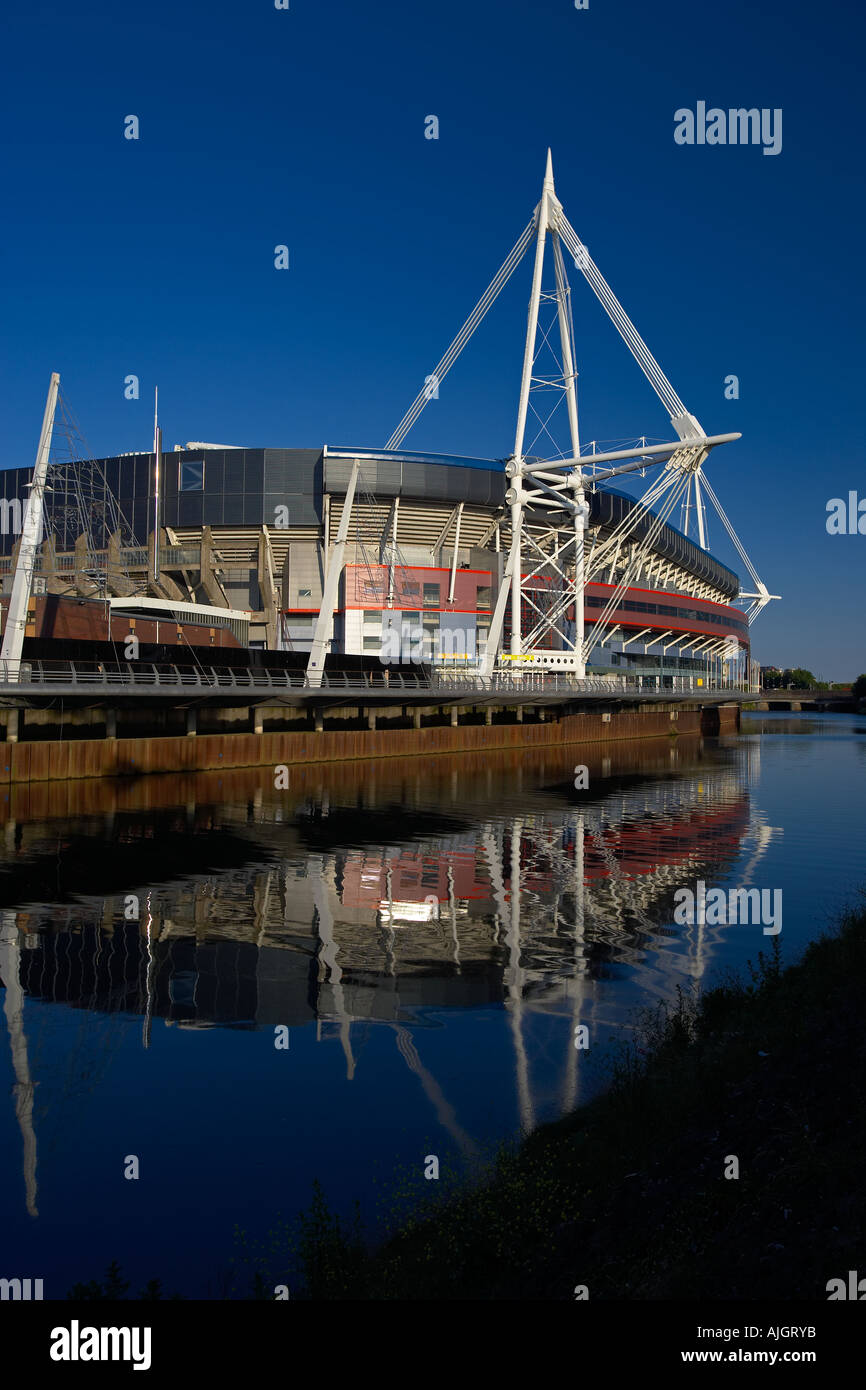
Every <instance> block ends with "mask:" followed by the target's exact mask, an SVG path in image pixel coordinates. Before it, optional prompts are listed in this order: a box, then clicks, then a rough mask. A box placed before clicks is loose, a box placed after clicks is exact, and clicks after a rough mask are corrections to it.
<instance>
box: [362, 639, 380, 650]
mask: <svg viewBox="0 0 866 1390" xmlns="http://www.w3.org/2000/svg"><path fill="white" fill-rule="evenodd" d="M381 650H382V639H381V637H365V638H364V651H365V652H378V651H381Z"/></svg>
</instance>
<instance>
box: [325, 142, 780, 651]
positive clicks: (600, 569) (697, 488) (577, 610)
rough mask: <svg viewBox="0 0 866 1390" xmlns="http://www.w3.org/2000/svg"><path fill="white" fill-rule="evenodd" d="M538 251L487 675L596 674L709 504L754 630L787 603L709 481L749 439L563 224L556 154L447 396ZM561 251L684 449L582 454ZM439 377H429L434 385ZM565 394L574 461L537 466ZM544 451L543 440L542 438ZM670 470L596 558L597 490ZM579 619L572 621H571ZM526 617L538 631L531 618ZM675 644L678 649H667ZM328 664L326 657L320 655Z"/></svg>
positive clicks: (412, 414)
mask: <svg viewBox="0 0 866 1390" xmlns="http://www.w3.org/2000/svg"><path fill="white" fill-rule="evenodd" d="M548 240H549V241H550V243H551V248H552V257H553V269H554V276H555V284H556V289H555V293H554V294H544V293H543V291H542V280H543V273H544V263H545V255H546V249H547V242H548ZM533 241H534V242H535V260H534V267H533V276H532V289H531V294H530V300H529V312H528V319H527V330H526V341H525V347H524V356H523V371H522V375H521V383H520V395H519V400H518V409H517V426H516V430H515V437H514V450H513V453H512V455H511V457H510V459H509V460H508V462H507V465H506V475H507V479H508V484H509V485H508V488H507V491H506V494H505V504H506V506H507V507H508V508H509V510H510V517H511V540H510V545H509V549H508V555H507V561H506V565H505V572H504V577H503V582H502V584H501V585H500V588H499V592H498V595H497V600H496V605H495V608H494V612H493V617H492V621H491V627H490V635H489V638H488V642H487V649H486V653H485V656H484V659H483V662H482V674H483V675H484V676H487V677H489V676H490V675H491V674H492V672H493V670H494V668H495V667H496V666H497V665H502V664H507V665H509V666H510V667H511V669H512V670H515V669H521V668H522V666H523V665H524V663H529V662H544V661H545V659H546V658H548V657H549V656H550V652H551V648H552V649H554V650H555V651H556V653H557V662H556V664H557V666H558V667H560V668H562V667H564V666H567V667H568V669H570V670H572V671H573V672H574V673H575V674H576V675H577V676H578V677H584V676H585V674H586V662H587V658H588V657H589V655H590V654H591V652H592V651H593V649H594V648H595V647H596V646H598V645H599V644H600V643H603V642H604V640H605V638H607V639H608V640H609V639H610V636H611V633H612V631H615V630H616V629H615V626H612V620H613V615H614V613H615V611H616V609H617V607H618V605H619V603H620V600H621V599H622V596H623V594H624V593H625V591H626V589H627V588H628V587H629V586H630V585H631V584H632V583H633V582H634V581H635V578H636V577H637V576H638V575H639V574H640V572H641V570H642V569H643V568H644V566H645V565H646V564H647V563H648V561H649V558H650V556H651V553H652V551H653V547H654V545H655V543H656V541H657V539H658V537H659V535H660V533H661V531H662V528H663V527H664V525H665V523H666V522H667V521H668V519H669V518H670V517H671V515H672V514H673V512H674V509H675V508H676V506H677V505H678V504H679V505H680V507H681V508H682V515H683V516H684V518H685V529H686V534H688V527H689V524H690V518H691V516H692V515H694V517H695V520H696V527H697V535H698V541H699V544H700V545H701V547H702V548H703V549H704V550H706V549H707V533H706V517H705V510H706V509H705V504H704V495H706V497H707V498H709V500H710V502H711V503H712V505H713V506H714V507H715V509H716V511H717V513H718V515H719V517H720V519H721V521H722V524H723V525H724V526H725V529H726V530H727V532H728V534H729V535H730V537H731V540H732V541H733V543H734V545H735V547H736V549H737V552H738V554H739V555H740V557H741V558H742V560H743V562H744V564H745V565H746V568H747V569H748V571H749V574H750V575H751V577H752V580H753V582H754V584H755V588H756V592H755V593H748V594H747V593H743V594H741V597H742V598H744V599H749V600H751V601H752V602H751V606H750V607H749V608H748V610H747V612H746V616H747V618H748V620H749V622H750V623H751V622H752V621H753V620H754V618H756V617H757V615H758V614H759V613H760V612H761V611H762V609H763V608H764V607H765V606H766V604H767V603H768V602H769V601H770V600H771V599H773V598H777V597H778V595H775V594H770V593H769V591H768V589H767V587H766V585H765V584H764V583H763V581H762V580H761V579H760V577H759V576H758V574H757V571H756V570H755V567H754V565H753V564H752V562H751V560H750V559H749V557H748V555H747V553H746V551H745V549H744V547H743V545H742V543H741V542H740V540H739V538H738V537H737V535H736V532H735V531H734V529H733V527H732V525H731V523H730V521H729V520H728V518H727V516H726V514H725V512H724V510H723V508H722V506H721V503H720V502H719V500H718V498H717V496H716V494H715V492H714V490H713V489H712V487H711V485H710V483H709V481H708V480H707V478H706V475H705V474H704V473H703V472H702V470H703V465H704V463H705V462H706V459H707V458H708V456H709V454H710V452H711V450H712V449H714V448H716V447H717V446H718V445H719V444H724V443H728V442H730V441H733V440H736V439H739V438H740V435H739V434H720V435H707V433H706V432H705V430H704V429H703V427H702V426H701V424H700V422H699V421H698V420H697V419H696V417H695V416H694V415H692V414H691V413H690V412H689V411H688V410H687V409H686V407H685V405H684V403H683V401H682V400H681V398H680V396H679V395H678V394H677V392H676V391H675V390H674V388H673V386H672V385H671V383H670V382H669V381H668V379H667V377H666V376H665V374H664V372H663V371H662V369H661V367H660V366H659V364H658V362H657V361H656V359H655V357H654V356H653V355H652V353H651V352H650V350H649V348H648V347H647V345H646V343H645V342H644V341H643V339H642V338H641V336H640V334H639V333H638V331H637V329H636V328H635V326H634V324H633V323H632V322H631V320H630V319H629V317H628V315H627V314H626V312H625V310H624V309H623V307H622V305H621V304H620V302H619V300H618V299H617V298H616V296H615V294H614V293H613V290H612V289H611V288H610V286H609V285H608V283H607V281H606V280H605V278H604V276H603V275H602V273H601V271H600V270H599V269H598V266H597V265H596V264H595V262H594V261H593V259H592V257H591V256H590V254H589V252H588V250H587V248H586V246H585V245H584V244H583V242H582V241H581V240H580V238H579V236H578V235H577V233H576V232H575V230H574V228H573V227H572V225H571V223H570V222H569V220H568V218H567V217H566V215H565V212H564V210H563V207H562V204H561V203H560V201H559V199H558V197H557V196H556V190H555V187H554V180H553V162H552V158H551V155H550V151H548V154H547V167H546V170H545V177H544V185H543V188H542V195H541V201H540V202H539V204H538V206H537V207H536V209H535V212H534V214H533V218H532V221H531V222H530V224H529V226H528V227H527V228H526V229H525V230H524V231H523V233H522V234H521V236H520V237H519V238H518V240H517V242H516V243H515V245H514V246H513V247H512V249H511V251H510V252H509V254H508V256H507V257H506V259H505V261H504V262H503V264H502V266H501V267H500V269H499V270H498V271H497V274H496V275H495V276H494V278H493V280H492V281H491V283H490V285H489V286H488V288H487V290H486V291H485V293H484V294H483V295H482V297H481V299H480V300H479V302H478V304H477V305H476V306H475V308H474V310H473V311H472V314H471V315H470V316H469V318H468V319H467V321H466V323H465V324H464V325H463V327H462V328H461V330H460V332H459V333H458V335H457V337H456V338H455V339H454V341H453V342H452V344H451V345H450V347H449V348H448V351H447V352H446V353H445V356H444V357H443V358H442V359H441V361H440V362H439V364H438V365H437V367H436V369H435V371H434V373H433V374H432V376H433V379H435V381H436V384H437V387H438V385H439V383H440V382H441V381H442V379H443V377H444V376H445V374H446V372H448V371H449V370H450V369H451V367H452V366H453V364H454V362H455V361H456V359H457V357H458V356H459V354H460V352H462V350H463V348H464V347H465V345H466V343H467V342H468V341H469V339H470V337H471V336H472V334H473V333H474V332H475V329H476V328H477V327H478V325H479V324H480V323H481V321H482V319H483V318H484V317H485V315H486V314H487V312H488V310H489V309H490V307H491V306H492V304H493V303H494V302H495V300H496V299H497V298H498V296H499V294H500V293H501V291H502V289H503V288H504V286H505V285H506V284H507V282H508V281H509V280H510V278H511V276H512V275H513V274H514V271H515V270H516V268H517V266H518V265H519V264H520V262H521V260H522V259H523V257H524V255H525V254H526V253H527V251H528V250H529V247H530V246H531V245H532V242H533ZM563 248H564V249H565V251H567V252H568V253H569V255H570V256H571V257H572V259H573V261H574V264H575V265H576V266H577V268H578V269H579V270H580V271H581V273H582V274H583V276H584V278H585V280H586V282H587V284H588V285H589V287H590V289H591V290H592V291H593V293H594V294H595V296H596V298H597V299H598V301H599V303H600V304H601V306H602V308H603V309H604V311H605V313H606V314H607V315H608V317H609V319H610V320H611V322H612V324H613V325H614V327H615V328H616V330H617V332H618V333H619V335H620V337H621V338H622V340H623V342H624V343H625V345H626V347H627V348H628V349H629V351H630V352H631V354H632V356H633V357H634V359H635V361H636V362H637V364H638V366H639V367H640V368H641V371H642V372H643V373H644V376H645V377H646V379H647V381H648V382H649V384H650V386H651V387H652V388H653V390H654V391H655V393H656V395H657V396H658V398H659V400H660V402H661V404H662V405H663V406H664V408H665V411H666V412H667V414H668V416H669V418H670V422H671V425H672V427H673V431H674V434H675V435H676V440H675V441H674V442H670V443H662V444H655V445H647V444H646V441H645V439H644V440H639V441H636V442H635V443H634V444H633V445H631V446H629V447H628V448H624V449H617V450H613V451H610V452H606V453H604V452H602V453H598V452H596V451H595V446H594V445H593V446H590V447H589V449H588V451H587V450H584V449H582V448H581V444H580V434H579V425H578V409H577V385H576V383H577V369H576V354H575V347H574V329H573V322H572V315H571V291H570V288H569V284H568V279H567V276H566V272H565V258H564V254H563ZM546 301H550V302H551V303H554V302H555V304H556V320H557V326H558V330H559V345H560V353H561V356H560V362H559V365H560V367H561V374H560V375H558V376H557V377H555V378H550V377H548V376H542V375H540V373H539V372H538V371H537V368H536V362H537V356H538V351H539V346H541V347H549V348H551V349H552V344H551V343H550V340H549V337H548V333H547V332H546V331H544V330H542V335H541V336H542V342H541V344H539V309H540V306H541V304H542V303H544V302H546ZM430 379H431V378H428V382H429V381H430ZM552 387H553V388H558V389H559V390H560V391H561V393H562V395H563V396H564V398H565V402H566V406H567V410H568V424H569V435H570V440H571V451H572V452H571V456H570V457H567V458H561V457H557V458H551V459H547V460H542V461H539V460H537V459H535V458H533V457H531V456H530V455H529V454H528V453H527V451H526V449H525V439H526V424H527V416H528V411H529V409H530V405H531V399H530V398H531V393H532V392H533V391H537V390H539V389H545V388H546V389H550V388H552ZM430 395H431V392H430V389H429V385H425V387H424V388H423V389H422V391H420V392H419V394H418V396H417V397H416V398H415V400H414V401H413V403H412V405H411V406H410V408H409V410H408V411H407V413H406V415H404V417H403V419H402V420H401V422H400V424H399V426H398V427H397V429H396V430H395V432H394V433H393V434H392V436H391V438H390V439H389V440H388V445H387V447H388V448H391V449H393V448H398V447H399V446H400V445H401V444H402V442H403V440H404V439H405V437H406V434H407V433H408V431H409V429H410V428H411V426H412V425H413V424H414V423H415V421H416V420H417V419H418V417H419V415H420V414H421V412H422V411H423V409H424V407H425V405H426V404H427V401H428V400H429V399H430ZM549 418H550V417H549V416H548V417H547V419H542V417H541V416H540V415H538V420H539V423H540V425H541V430H540V431H539V434H541V433H546V432H547V424H548V422H549ZM533 442H534V441H533ZM657 467H661V468H662V472H661V474H660V475H659V476H657V477H656V478H655V479H654V481H653V482H652V483H651V484H650V486H649V487H648V488H647V490H646V492H645V493H644V495H643V496H642V497H641V498H640V499H639V501H638V504H637V505H636V506H635V507H634V508H633V509H631V511H630V512H629V513H628V515H626V516H625V517H624V518H623V520H622V521H621V522H620V523H619V524H618V525H617V526H615V527H614V528H613V530H612V531H611V532H610V534H609V535H607V536H605V537H604V538H603V539H602V538H601V536H600V533H597V534H596V535H595V536H594V537H593V539H592V544H591V546H590V548H589V552H588V553H587V548H586V529H587V521H588V518H589V508H588V506H587V493H588V492H591V491H593V490H594V489H595V488H596V487H597V486H598V484H600V483H602V482H605V481H607V480H608V479H610V478H614V477H618V476H620V475H622V474H625V473H632V472H636V471H640V472H641V474H642V475H644V474H645V473H646V470H647V469H651V468H657ZM608 570H609V571H610V576H611V581H610V582H613V580H614V577H615V575H616V574H617V573H618V576H619V577H618V579H617V582H616V587H615V589H614V591H613V593H612V594H611V596H610V599H609V601H608V603H607V604H606V606H605V608H604V609H603V611H602V612H601V614H600V615H599V617H598V619H597V621H596V622H595V623H594V624H593V626H592V631H591V633H590V634H589V635H588V636H586V637H584V635H583V634H584V590H585V587H586V584H587V583H589V582H590V581H592V580H600V579H601V578H602V577H603V575H604V574H605V573H606V572H607V571H608ZM509 607H510V619H511V622H510V627H511V632H510V641H509V646H510V652H509V653H508V654H505V653H504V652H503V636H504V633H505V626H506V613H507V612H508V611H509ZM569 614H573V617H571V616H569ZM526 615H528V619H529V621H528V625H525V623H524V618H525V616H526ZM669 645H670V644H669ZM320 656H321V650H320V652H319V657H320Z"/></svg>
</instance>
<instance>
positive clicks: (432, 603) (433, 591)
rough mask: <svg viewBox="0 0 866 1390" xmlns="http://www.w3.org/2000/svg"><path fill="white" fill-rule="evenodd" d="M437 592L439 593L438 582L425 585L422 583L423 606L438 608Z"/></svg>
mask: <svg viewBox="0 0 866 1390" xmlns="http://www.w3.org/2000/svg"><path fill="white" fill-rule="evenodd" d="M439 593H440V588H439V585H438V584H425V585H424V607H425V608H438V607H439Z"/></svg>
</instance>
